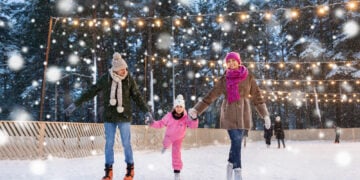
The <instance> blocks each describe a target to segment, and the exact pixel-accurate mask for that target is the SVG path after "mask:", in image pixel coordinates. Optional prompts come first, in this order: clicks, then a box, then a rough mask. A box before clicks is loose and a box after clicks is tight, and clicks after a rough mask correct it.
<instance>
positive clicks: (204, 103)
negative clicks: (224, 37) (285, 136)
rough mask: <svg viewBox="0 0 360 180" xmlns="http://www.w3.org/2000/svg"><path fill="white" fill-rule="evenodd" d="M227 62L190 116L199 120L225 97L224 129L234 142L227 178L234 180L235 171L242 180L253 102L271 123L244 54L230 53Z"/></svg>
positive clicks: (236, 178) (226, 58) (237, 177)
mask: <svg viewBox="0 0 360 180" xmlns="http://www.w3.org/2000/svg"><path fill="white" fill-rule="evenodd" d="M225 62H226V67H227V69H226V71H225V74H224V75H223V76H222V77H221V79H220V80H219V81H218V82H217V83H216V84H215V86H214V87H213V88H212V89H211V90H210V92H208V94H207V95H205V97H204V98H203V99H202V100H201V101H199V102H198V103H196V105H195V106H194V107H193V108H191V109H189V115H190V117H191V118H193V119H195V118H197V115H198V114H202V113H203V112H204V111H205V110H206V109H207V108H208V106H209V105H210V104H211V103H212V102H214V101H215V100H216V99H217V98H218V97H220V96H221V95H224V96H225V98H224V100H223V102H222V105H221V111H220V128H222V129H227V131H228V134H229V136H230V140H231V147H230V152H229V159H228V165H227V179H228V180H231V179H232V177H233V172H234V179H235V180H240V179H242V178H241V142H242V136H243V132H244V131H245V130H246V129H247V130H249V129H250V128H251V126H252V117H251V106H250V101H251V102H252V103H253V104H254V106H255V109H256V110H257V112H258V114H259V115H260V117H261V118H264V120H265V127H266V128H267V129H268V128H270V124H271V122H270V118H269V112H268V110H267V107H266V104H265V99H264V98H263V96H262V95H261V92H260V89H259V87H258V86H257V84H256V81H255V78H254V76H253V75H252V74H250V72H249V71H248V70H247V68H246V67H245V66H243V65H241V58H240V55H239V54H238V53H236V52H230V53H228V54H227V55H226V57H225Z"/></svg>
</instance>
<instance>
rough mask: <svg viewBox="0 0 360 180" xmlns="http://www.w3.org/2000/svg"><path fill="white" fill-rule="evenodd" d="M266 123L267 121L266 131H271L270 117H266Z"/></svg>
mask: <svg viewBox="0 0 360 180" xmlns="http://www.w3.org/2000/svg"><path fill="white" fill-rule="evenodd" d="M264 121H265V128H266V129H270V126H271V120H270V117H269V116H265V117H264Z"/></svg>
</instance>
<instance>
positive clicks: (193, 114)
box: [189, 108, 198, 120]
mask: <svg viewBox="0 0 360 180" xmlns="http://www.w3.org/2000/svg"><path fill="white" fill-rule="evenodd" d="M197 114H198V113H197V111H196V110H195V109H194V108H190V109H189V116H190V118H191V119H192V120H196V119H197Z"/></svg>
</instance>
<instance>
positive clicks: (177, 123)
mask: <svg viewBox="0 0 360 180" xmlns="http://www.w3.org/2000/svg"><path fill="white" fill-rule="evenodd" d="M164 126H165V127H166V131H165V138H170V139H171V140H172V141H174V140H178V139H182V138H184V137H185V132H186V128H187V127H189V128H192V129H194V128H197V127H198V126H199V120H198V119H196V120H191V119H190V118H188V115H187V112H186V111H184V116H183V117H182V118H180V119H178V120H176V119H174V117H173V116H172V114H171V112H168V113H167V114H166V115H165V116H164V117H163V118H162V119H161V120H159V121H155V122H154V123H152V124H151V125H150V127H153V128H158V129H160V128H162V127H164Z"/></svg>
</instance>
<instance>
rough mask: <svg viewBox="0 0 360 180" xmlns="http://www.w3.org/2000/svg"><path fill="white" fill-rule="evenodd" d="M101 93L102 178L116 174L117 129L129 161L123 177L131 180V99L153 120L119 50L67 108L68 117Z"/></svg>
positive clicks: (109, 179) (132, 166)
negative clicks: (103, 174)
mask: <svg viewBox="0 0 360 180" xmlns="http://www.w3.org/2000/svg"><path fill="white" fill-rule="evenodd" d="M99 92H103V97H104V98H105V100H104V112H103V119H104V129H105V130H104V131H105V176H104V177H103V180H111V179H112V177H113V170H112V167H113V163H114V144H115V135H116V130H117V129H119V131H120V138H121V143H122V146H123V149H124V156H125V162H126V164H127V167H126V174H125V177H124V180H131V179H133V176H134V158H133V151H132V147H131V134H130V133H131V132H130V130H131V128H130V125H131V121H132V113H133V111H132V107H131V100H132V101H134V102H135V104H136V105H137V106H138V107H139V109H140V110H141V111H143V112H146V115H145V116H147V117H148V118H149V119H153V117H152V115H151V112H150V110H149V107H148V106H147V104H146V102H145V101H144V100H143V98H142V96H141V94H140V91H139V89H138V87H137V85H136V83H135V80H134V79H133V77H131V75H130V73H128V66H127V63H126V62H125V60H124V59H123V58H122V57H121V55H120V54H119V53H117V52H116V53H114V55H113V59H112V67H111V68H110V69H109V71H108V72H107V73H105V74H104V75H103V76H102V77H101V78H100V79H99V80H98V81H97V82H96V84H94V85H92V86H91V87H90V88H89V89H88V90H86V91H84V92H83V93H82V94H81V96H80V97H79V98H77V99H76V100H75V101H74V103H72V104H71V105H70V106H69V107H68V108H66V109H65V111H64V113H65V114H66V116H70V114H71V113H72V112H73V111H74V110H75V109H76V108H77V107H79V106H81V104H82V103H83V102H86V101H88V100H91V99H93V98H94V97H95V96H96V95H97V94H98V93H99Z"/></svg>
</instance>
